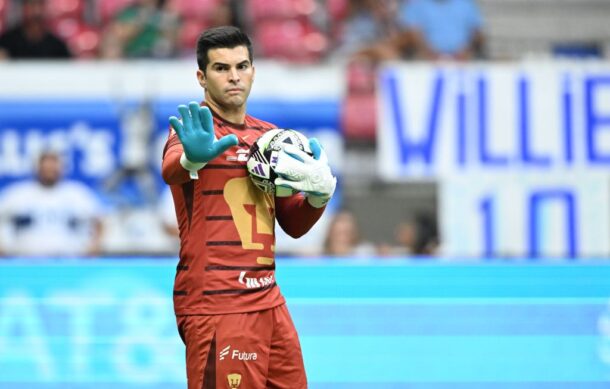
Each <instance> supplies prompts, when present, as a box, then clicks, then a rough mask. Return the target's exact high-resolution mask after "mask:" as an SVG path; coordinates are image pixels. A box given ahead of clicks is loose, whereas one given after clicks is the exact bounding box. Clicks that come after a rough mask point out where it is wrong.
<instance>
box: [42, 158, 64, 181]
mask: <svg viewBox="0 0 610 389" xmlns="http://www.w3.org/2000/svg"><path fill="white" fill-rule="evenodd" d="M61 173H62V165H61V161H60V159H59V157H58V156H56V155H45V156H43V157H42V158H41V159H40V161H39V165H38V180H39V181H40V183H41V184H42V185H44V186H53V185H55V184H56V183H57V182H58V181H59V179H60V178H61Z"/></svg>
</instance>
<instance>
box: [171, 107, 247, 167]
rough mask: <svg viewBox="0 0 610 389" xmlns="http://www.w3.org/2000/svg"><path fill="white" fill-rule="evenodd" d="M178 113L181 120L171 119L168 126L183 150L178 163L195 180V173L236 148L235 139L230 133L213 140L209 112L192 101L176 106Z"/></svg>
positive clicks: (210, 113)
mask: <svg viewBox="0 0 610 389" xmlns="http://www.w3.org/2000/svg"><path fill="white" fill-rule="evenodd" d="M178 112H180V116H181V117H182V121H180V120H179V119H178V118H177V117H175V116H171V117H170V118H169V124H170V125H171V127H172V128H173V129H174V131H176V134H177V135H178V138H179V139H180V142H181V143H182V147H183V149H184V153H183V154H182V157H181V158H180V164H181V165H182V166H183V167H184V168H185V169H186V170H188V171H190V172H191V178H196V177H197V170H199V169H201V168H202V167H203V166H205V164H206V163H208V162H209V161H211V160H213V159H214V158H216V157H218V156H219V155H220V154H222V153H224V152H225V150H227V149H228V148H229V147H231V146H235V145H237V143H238V141H237V136H235V135H234V134H230V135H225V136H223V137H222V138H220V139H219V140H216V135H215V134H214V120H213V119H212V112H210V109H209V108H208V107H201V106H200V105H199V104H198V103H197V102H195V101H191V102H190V103H189V105H188V107H187V106H186V105H183V104H181V105H179V106H178Z"/></svg>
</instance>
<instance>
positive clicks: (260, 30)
mask: <svg viewBox="0 0 610 389" xmlns="http://www.w3.org/2000/svg"><path fill="white" fill-rule="evenodd" d="M255 40H256V43H257V44H256V47H257V48H258V49H259V50H260V51H261V54H262V55H263V56H264V57H269V58H278V59H286V60H291V61H296V62H312V61H316V60H318V59H319V58H320V57H321V56H322V54H323V53H324V52H325V51H326V49H327V47H328V41H327V39H326V37H325V36H324V35H323V34H321V33H320V32H319V31H317V30H315V28H313V27H312V26H311V25H310V24H308V23H307V22H306V21H298V20H294V19H293V20H284V21H279V20H278V21H275V20H274V21H266V22H263V23H259V24H258V25H257V29H256V32H255Z"/></svg>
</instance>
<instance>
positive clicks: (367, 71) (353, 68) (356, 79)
mask: <svg viewBox="0 0 610 389" xmlns="http://www.w3.org/2000/svg"><path fill="white" fill-rule="evenodd" d="M346 71H347V92H348V93H372V92H373V91H374V90H375V77H376V74H377V73H376V72H375V68H374V67H373V65H372V64H370V63H368V62H364V61H353V62H351V63H350V64H349V65H348V66H347V69H346Z"/></svg>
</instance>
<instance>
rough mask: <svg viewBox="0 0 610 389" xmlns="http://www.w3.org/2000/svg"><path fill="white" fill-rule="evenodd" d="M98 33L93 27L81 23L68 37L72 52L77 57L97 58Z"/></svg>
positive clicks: (99, 38)
mask: <svg viewBox="0 0 610 389" xmlns="http://www.w3.org/2000/svg"><path fill="white" fill-rule="evenodd" d="M100 40H101V37H100V33H99V31H97V30H96V29H95V28H92V27H88V26H85V25H81V26H80V29H79V31H78V32H77V33H76V35H74V36H73V37H71V38H70V39H68V45H70V49H71V50H72V54H74V56H75V57H76V58H79V59H92V58H97V57H98V54H99V46H100Z"/></svg>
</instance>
